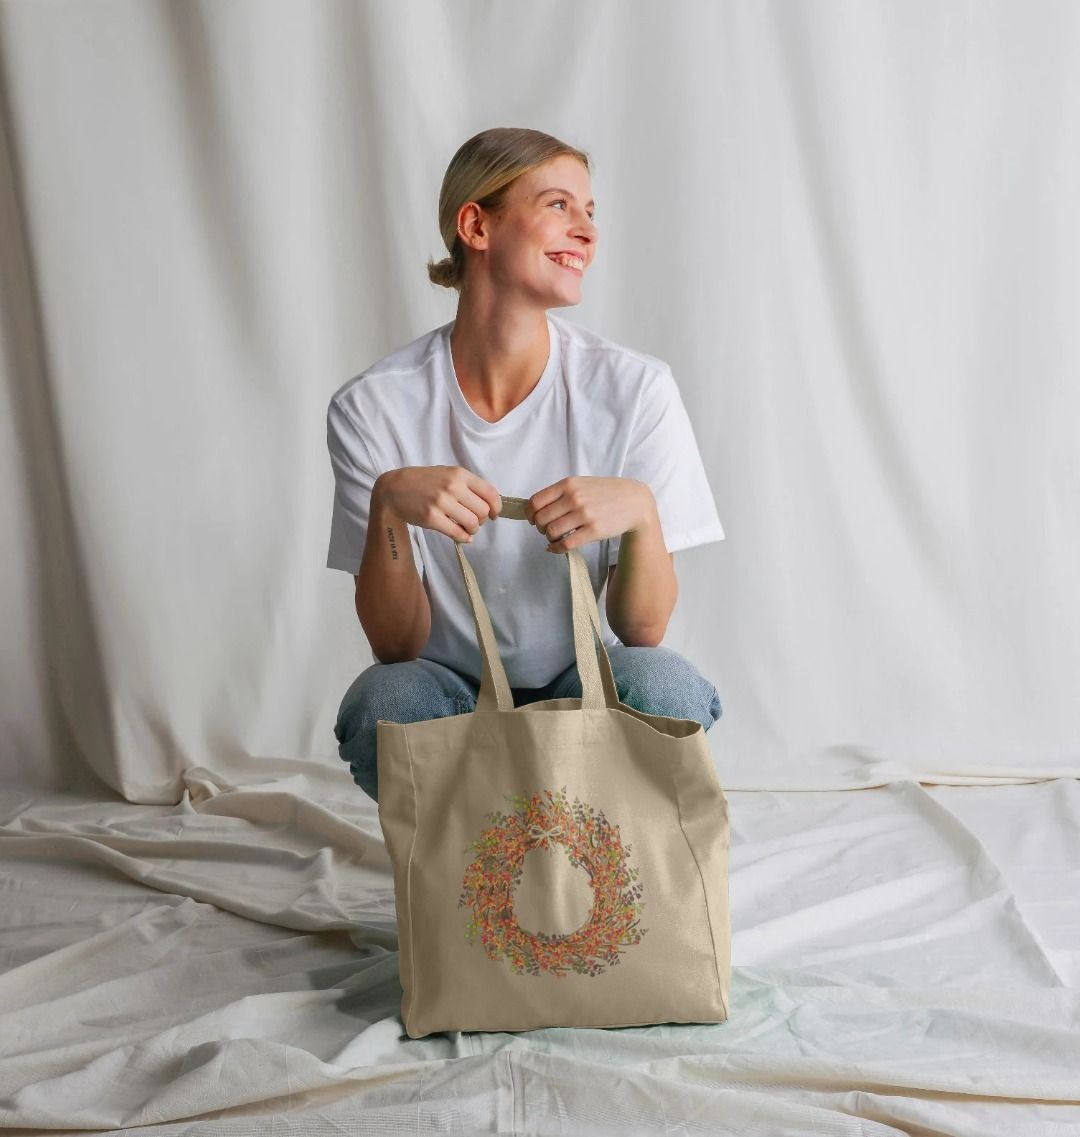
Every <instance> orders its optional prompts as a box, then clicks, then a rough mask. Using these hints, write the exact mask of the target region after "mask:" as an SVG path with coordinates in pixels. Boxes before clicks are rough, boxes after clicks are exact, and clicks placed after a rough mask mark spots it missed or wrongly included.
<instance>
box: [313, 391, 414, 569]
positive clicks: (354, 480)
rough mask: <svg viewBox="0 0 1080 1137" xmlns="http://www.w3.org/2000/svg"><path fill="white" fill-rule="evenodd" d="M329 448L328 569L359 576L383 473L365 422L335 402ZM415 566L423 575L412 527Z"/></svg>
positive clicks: (328, 416) (329, 421) (328, 431)
mask: <svg viewBox="0 0 1080 1137" xmlns="http://www.w3.org/2000/svg"><path fill="white" fill-rule="evenodd" d="M326 446H327V449H328V450H329V452H330V466H331V468H332V469H333V472H334V508H333V513H332V515H331V519H330V546H329V549H328V551H327V555H326V567H327V568H333V569H342V570H343V571H345V572H347V573H350V574H351V575H353V576H356V575H357V573H359V571H360V561H361V560H362V559H363V555H364V545H365V543H366V541H367V530H368V518H369V516H370V510H371V490H372V487H373V486H374V485H375V479H376V478H377V477H378V476H379V474H380V473H381V472H382V471H381V470H380V469H379V468H378V466H377V464H376V462H375V461H374V460H373V458H372V456H371V449H370V446H369V444H368V441H367V439H366V438H365V434H364V429H363V425H362V423H360V422H358V421H357V419H356V417H355V411H353V410H352V409H350V408H347V407H346V406H345V405H344V404H343V403H342V402H340V401H339V400H336V399H332V400H331V402H330V405H329V407H328V408H327V411H326ZM406 528H407V529H408V532H409V539H410V541H411V542H412V550H413V564H414V565H415V566H416V570H417V572H418V573H419V574H420V575H421V576H423V557H422V555H421V552H420V544H419V541H418V540H417V537H416V534H415V532H414V531H413V527H412V526H411V525H407V526H406Z"/></svg>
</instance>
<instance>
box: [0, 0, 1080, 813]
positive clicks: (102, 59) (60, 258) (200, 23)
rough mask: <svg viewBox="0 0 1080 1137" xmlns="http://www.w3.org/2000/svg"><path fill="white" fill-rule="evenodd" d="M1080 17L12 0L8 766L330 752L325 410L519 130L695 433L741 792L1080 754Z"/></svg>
mask: <svg viewBox="0 0 1080 1137" xmlns="http://www.w3.org/2000/svg"><path fill="white" fill-rule="evenodd" d="M1078 47H1080V12H1078V10H1077V8H1076V6H1075V5H1071V4H1069V3H1060V4H1055V3H1041V4H1038V5H1030V4H1026V3H1019V2H1017V3H980V4H967V3H939V4H932V5H929V4H919V5H908V4H902V3H867V4H841V3H836V4H833V3H816V4H803V3H793V2H789V3H778V4H758V3H727V4H714V3H701V4H696V3H674V4H645V3H639V4H622V3H614V2H613V3H598V2H591V3H586V4H582V3H579V2H577V0H574V2H565V3H563V2H555V0H546V2H545V3H542V4H540V5H526V4H520V5H515V4H508V5H497V6H492V5H487V4H474V3H467V2H466V3H459V4H454V5H448V4H439V3H419V2H413V3H408V4H398V3H390V2H386V3H375V2H373V3H363V4H358V3H325V2H323V3H309V2H299V0H297V2H294V3H281V2H267V0H258V2H254V0H252V2H243V0H234V2H230V3H219V4H211V3H203V4H200V3H165V2H150V3H147V2H142V0H131V2H120V0H116V2H102V0H91V2H88V3H74V2H71V3H64V2H54V3H49V4H36V3H32V2H20V0H6V2H5V3H3V4H2V5H0V65H2V75H3V88H2V95H3V111H4V113H3V117H2V119H0V124H2V126H3V130H4V135H3V139H2V150H0V157H2V161H3V163H4V166H3V168H4V172H5V174H6V175H7V176H6V177H5V178H4V179H3V180H2V182H0V210H2V214H0V233H2V241H0V258H2V266H3V281H4V306H3V324H2V329H0V334H2V357H0V360H2V367H3V383H2V385H0V390H2V391H3V398H4V405H3V413H2V415H0V431H2V432H3V449H2V455H3V458H2V461H3V467H2V469H0V480H2V484H3V487H4V489H3V493H2V494H0V501H2V503H3V506H2V512H0V526H2V529H0V539H2V540H3V545H4V548H6V549H7V550H8V553H7V555H6V556H5V558H4V559H5V572H4V575H3V582H2V586H0V587H2V605H3V613H4V635H3V647H2V652H3V658H2V667H3V672H2V676H0V678H2V681H3V691H4V699H3V715H4V718H3V732H4V733H3V738H2V745H3V751H2V753H3V771H4V777H5V779H6V781H7V782H8V784H11V785H15V786H41V787H60V786H69V785H72V784H75V783H77V782H79V781H80V780H83V779H85V777H86V776H87V775H88V774H90V772H92V773H93V774H94V775H96V776H97V777H98V778H99V779H101V780H102V781H103V782H105V783H106V784H107V785H108V786H110V787H112V788H113V789H114V790H115V791H117V792H118V793H119V794H122V795H123V796H124V797H126V798H127V799H129V800H130V801H133V802H143V803H175V802H176V801H177V800H178V799H179V795H180V793H181V786H182V782H181V772H182V771H183V770H184V769H185V768H189V767H193V766H197V765H198V766H205V767H208V768H211V769H213V770H215V771H217V772H219V773H220V774H221V775H222V776H224V777H227V778H234V779H243V778H245V777H249V776H258V772H259V770H260V768H261V764H262V763H265V761H266V760H267V759H270V758H281V759H288V760H292V761H296V762H297V763H298V764H299V765H300V766H306V765H308V764H310V763H311V762H313V761H317V762H326V763H328V764H330V765H333V764H334V763H339V759H338V758H337V756H336V741H335V739H334V738H333V734H332V729H331V728H332V724H333V719H334V715H335V712H336V710H337V706H338V702H339V700H340V697H341V695H342V694H343V693H344V690H345V688H346V687H347V686H348V684H349V682H350V681H351V680H352V678H353V677H354V676H355V675H356V674H357V673H358V672H359V671H360V670H361V669H362V668H363V667H365V666H367V665H368V664H369V663H370V662H371V656H370V653H369V651H368V648H367V644H366V641H365V639H364V636H363V632H362V629H361V627H360V625H359V623H358V621H357V619H356V616H355V612H354V610H353V601H352V587H351V581H349V580H348V579H347V578H345V577H344V576H343V575H342V574H340V573H334V572H331V571H329V570H327V569H326V568H325V567H324V557H325V551H326V542H327V537H328V527H329V518H330V508H331V497H332V479H331V471H330V466H329V462H328V459H327V455H326V451H325V438H324V413H325V407H326V402H327V398H328V396H329V394H330V393H331V392H332V391H333V390H334V389H335V388H336V387H338V386H339V385H340V384H341V383H342V382H343V381H344V379H346V378H347V377H349V376H350V375H352V374H355V373H356V372H357V371H359V370H360V369H361V368H363V367H365V366H366V365H367V364H369V363H370V362H372V361H374V360H375V359H377V358H379V357H380V356H381V355H383V354H385V353H386V352H388V351H390V350H392V349H393V348H394V347H396V346H399V345H401V344H403V343H405V342H407V341H408V340H409V339H411V338H412V337H414V336H416V335H417V334H419V333H420V332H422V331H424V330H426V329H428V328H431V327H433V326H435V325H436V324H438V323H441V322H444V321H445V320H447V319H448V318H451V317H452V314H453V304H454V296H453V295H452V294H451V293H448V292H445V291H443V290H440V289H437V288H435V287H434V286H433V285H431V284H430V283H429V282H428V281H427V277H426V273H425V270H424V262H425V260H426V259H427V257H428V256H431V255H434V256H436V257H438V256H440V255H442V253H443V250H442V248H441V245H440V243H439V240H438V234H437V229H436V214H435V210H436V199H437V194H438V187H439V181H440V179H441V176H442V173H443V170H444V168H445V166H446V163H447V161H448V160H449V158H450V156H451V154H452V153H453V151H454V149H455V148H456V147H457V145H458V144H459V143H460V142H461V141H463V140H464V139H465V138H467V137H468V136H470V135H471V134H473V133H474V132H475V131H477V130H479V129H483V128H484V127H486V126H491V125H507V124H526V125H531V126H535V127H538V128H541V129H546V130H548V131H550V132H552V133H554V134H556V135H559V136H562V137H564V138H566V139H567V140H568V141H570V142H572V143H574V144H577V145H581V146H583V147H584V148H586V149H587V150H589V151H590V152H591V154H592V155H593V157H594V159H595V172H594V179H593V184H594V189H595V191H596V200H597V204H598V212H597V220H598V223H599V226H600V231H601V238H600V240H601V247H600V255H599V259H598V261H597V263H596V267H595V270H594V272H593V273H591V274H590V280H589V281H588V283H587V285H586V289H585V292H586V298H585V301H584V302H583V303H582V304H581V305H580V307H578V308H575V309H563V310H562V312H563V314H564V315H567V316H568V317H569V318H572V319H575V320H577V321H579V322H581V323H583V324H586V325H588V326H591V327H595V328H597V329H598V330H601V331H603V332H604V333H605V334H607V335H610V336H612V337H613V338H615V339H617V340H620V341H621V342H624V343H627V344H629V345H632V346H635V347H637V348H640V349H642V350H645V351H648V352H651V353H653V354H655V355H657V356H659V357H661V358H663V359H665V360H666V361H667V362H668V363H670V365H671V367H672V369H673V372H674V374H675V376H676V378H677V380H678V382H679V384H680V388H681V391H682V394H683V398H684V401H685V403H686V405H687V407H688V409H689V411H690V413H691V417H692V419H693V420H694V423H695V429H696V431H697V434H698V440H699V444H700V447H701V450H702V453H703V456H704V459H705V463H706V467H707V469H708V472H709V476H710V480H711V483H712V485H713V487H714V492H715V496H716V500H717V504H718V508H719V512H720V516H721V519H722V521H723V524H724V526H725V530H726V532H727V540H726V541H725V542H724V543H722V544H719V545H716V544H714V545H711V546H707V547H703V548H702V549H699V550H689V551H687V552H684V553H680V554H679V555H678V556H677V557H676V566H677V571H678V574H679V579H680V586H681V589H680V598H679V603H678V606H677V608H676V611H675V615H674V618H673V620H672V623H671V626H670V629H669V633H668V637H667V640H666V641H665V642H667V643H668V644H669V645H670V646H672V647H674V648H676V649H677V650H679V651H682V652H684V653H685V654H687V655H688V656H689V657H691V658H692V659H693V660H694V661H695V663H696V664H697V665H698V666H699V668H700V669H701V670H702V672H703V673H704V674H706V675H708V676H709V677H710V679H711V680H712V681H713V682H714V683H715V684H716V686H717V687H718V689H719V691H720V694H721V699H722V701H723V704H724V717H723V718H722V719H721V721H720V723H718V724H717V726H716V727H715V728H714V730H713V731H712V732H710V741H711V743H712V745H713V746H714V747H715V748H716V753H717V757H718V760H719V761H720V762H721V763H722V770H723V773H724V775H725V778H726V784H727V785H729V786H730V787H732V788H737V787H739V786H748V787H754V786H757V785H764V784H768V785H775V786H784V785H790V784H793V783H797V784H802V783H809V784H813V785H834V784H836V785H850V784H853V783H854V784H863V783H866V782H875V781H880V780H881V771H882V770H885V771H890V770H896V769H900V770H906V771H911V772H914V773H916V774H917V775H919V776H927V777H935V776H937V777H944V778H945V779H946V780H949V779H953V778H960V779H963V778H964V777H967V776H978V777H983V776H990V777H1010V776H1021V777H1029V778H1030V777H1046V776H1051V775H1053V774H1063V773H1064V774H1077V773H1080V744H1078V737H1077V694H1076V693H1077V691H1078V690H1080V593H1078V592H1077V590H1076V589H1075V586H1074V582H1075V580H1076V579H1078V578H1080V571H1078V570H1080V526H1078V517H1077V508H1076V507H1077V502H1078V494H1080V457H1078V454H1080V450H1078V448H1077V446H1076V433H1077V424H1078V421H1080V419H1078V413H1080V387H1078V385H1077V383H1076V381H1075V377H1076V374H1077V367H1078V363H1080V358H1078V356H1080V351H1078V348H1080V325H1078V324H1077V322H1076V320H1075V318H1074V317H1075V313H1076V311H1077V307H1078V305H1077V301H1078V287H1077V285H1078V281H1080V267H1078V266H1080V255H1078V254H1080V248H1078V245H1080V241H1078V238H1080V220H1078V215H1077V213H1076V211H1075V207H1074V205H1073V203H1075V201H1077V200H1080V148H1078V147H1077V146H1076V139H1077V137H1078V132H1080V79H1078V76H1080V69H1078V66H1077V64H1078V63H1080V51H1078ZM556 61H557V62H556ZM1070 586H1072V587H1070ZM342 769H343V770H344V767H342Z"/></svg>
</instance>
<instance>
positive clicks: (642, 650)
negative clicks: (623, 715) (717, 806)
mask: <svg viewBox="0 0 1080 1137" xmlns="http://www.w3.org/2000/svg"><path fill="white" fill-rule="evenodd" d="M607 653H608V659H610V660H611V671H612V674H613V675H614V677H615V690H616V691H618V693H619V701H620V702H623V703H625V704H626V705H627V706H628V707H633V708H634V710H636V711H644V712H645V714H647V715H666V716H667V717H669V718H676V719H695V720H696V721H697V722H699V723H701V725H702V726H703V727H704V728H705V730H709V728H710V727H711V726H712V724H713V723H714V722H716V720H717V719H718V718H719V717H720V716H721V715H722V714H723V713H724V710H723V707H722V706H721V705H720V695H719V693H718V692H717V690H716V688H715V687H714V686H713V685H712V684H711V683H710V682H709V681H708V679H706V678H705V677H704V676H703V675H701V674H700V673H699V672H698V670H697V668H696V667H694V665H693V664H692V663H691V662H690V661H689V660H688V659H686V658H685V657H683V656H681V655H680V654H679V653H678V652H677V651H673V650H672V649H671V648H669V647H664V646H663V645H657V646H656V647H628V646H627V645H626V644H616V645H615V646H614V647H609V648H607ZM548 698H549V699H580V698H581V677H580V676H579V675H578V669H577V663H572V664H571V665H570V666H569V667H568V668H567V669H566V670H565V671H564V672H563V673H562V675H560V676H559V678H558V681H557V682H555V683H554V684H553V688H552V692H551V694H550V695H548Z"/></svg>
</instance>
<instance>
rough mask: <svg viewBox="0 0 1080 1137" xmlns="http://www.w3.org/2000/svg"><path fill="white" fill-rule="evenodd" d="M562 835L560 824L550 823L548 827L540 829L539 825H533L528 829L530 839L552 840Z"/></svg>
mask: <svg viewBox="0 0 1080 1137" xmlns="http://www.w3.org/2000/svg"><path fill="white" fill-rule="evenodd" d="M562 835H563V831H562V826H561V825H558V824H556V825H552V826H551V827H550V828H549V829H541V828H540V826H539V825H534V826H533V827H532V828H531V829H530V830H529V840H530V841H548V840H550V841H554V840H555V838H556V837H561V836H562Z"/></svg>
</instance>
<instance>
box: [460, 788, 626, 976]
mask: <svg viewBox="0 0 1080 1137" xmlns="http://www.w3.org/2000/svg"><path fill="white" fill-rule="evenodd" d="M506 800H507V801H509V802H510V803H511V804H512V805H513V806H514V811H513V812H512V813H510V814H506V813H502V812H494V813H488V814H486V815H485V816H486V819H487V820H489V821H490V822H492V824H491V825H489V826H488V827H487V828H485V829H484V830H483V831H482V832H481V834H480V836H479V838H478V839H477V840H475V841H473V842H472V843H471V844H470V845H469V847H468V848H467V849H466V850H465V852H467V853H468V852H472V853H475V854H476V857H475V860H473V862H472V863H471V864H470V865H469V867H468V868H467V869H466V871H465V880H464V891H463V892H462V894H461V897H460V899H459V900H458V907H459V908H461V907H468V908H471V909H472V913H473V918H472V920H470V921H469V923H468V924H467V925H466V927H465V939H466V940H467V942H469V943H470V944H472V943H475V942H476V939H477V937H479V939H480V942H481V944H482V945H483V948H484V951H485V952H486V953H487V955H488V957H489V958H490V959H493V960H500V959H502V960H505V961H506V962H507V963H509V964H510V966H511V967H512V968H513V970H514V971H515V972H516V973H517V974H519V975H557V976H560V977H561V976H566V975H568V974H569V973H570V972H571V971H573V972H576V973H577V974H578V975H600V974H602V973H603V972H604V971H605V970H606V969H607V968H608V967H611V966H614V965H615V964H617V963H618V962H619V960H620V958H621V956H622V950H623V949H624V948H625V947H628V946H631V945H633V944H637V943H640V942H641V939H642V936H644V934H645V932H646V931H647V930H648V929H647V928H643V927H641V926H640V915H641V912H642V910H643V909H644V907H645V904H644V901H643V900H642V899H641V895H642V891H643V889H642V886H641V884H640V883H639V882H638V870H637V869H633V868H630V867H629V866H628V865H627V863H626V858H627V855H628V854H629V852H630V848H631V846H630V845H626V846H625V847H624V846H623V843H622V840H621V838H620V835H619V827H618V826H617V825H612V824H611V823H610V822H609V821H608V819H607V818H606V817H605V816H604V814H603V812H602V811H601V810H598V809H593V808H592V807H591V806H590V805H588V804H587V803H585V802H582V801H581V800H579V799H578V798H576V797H575V798H574V800H573V802H568V801H567V799H566V787H565V786H563V787H562V789H560V790H557V791H554V792H553V791H551V790H544V791H543V792H542V793H540V792H537V793H534V794H532V795H531V796H529V797H526V796H525V795H524V794H511V795H508V796H507V799H506ZM549 842H556V843H558V844H560V845H562V846H564V847H565V849H566V851H567V855H568V856H569V858H570V862H571V863H572V864H573V865H574V866H575V867H577V868H583V869H584V870H585V871H586V873H587V874H588V876H589V881H590V883H591V885H592V889H593V906H592V913H591V916H590V919H589V920H588V922H587V923H585V924H583V925H582V926H581V927H580V928H578V929H576V930H575V931H573V932H569V933H567V934H559V935H548V934H547V933H545V932H535V933H533V932H528V931H526V930H525V929H524V928H522V927H521V925H520V924H519V923H518V922H517V920H516V918H515V917H514V889H515V887H516V886H517V883H518V881H519V880H520V879H521V870H522V865H523V863H524V861H525V854H526V853H528V852H529V851H530V850H531V849H535V848H541V849H548V848H550V844H549Z"/></svg>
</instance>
